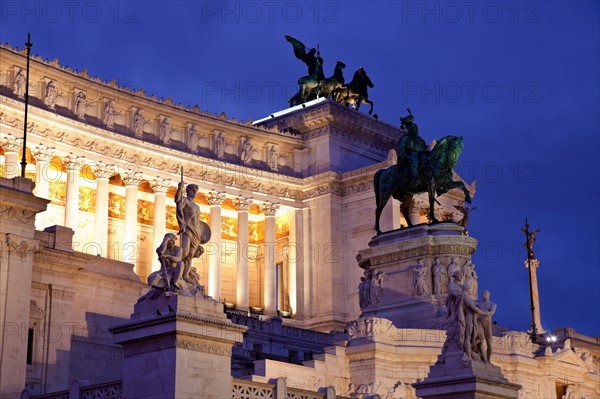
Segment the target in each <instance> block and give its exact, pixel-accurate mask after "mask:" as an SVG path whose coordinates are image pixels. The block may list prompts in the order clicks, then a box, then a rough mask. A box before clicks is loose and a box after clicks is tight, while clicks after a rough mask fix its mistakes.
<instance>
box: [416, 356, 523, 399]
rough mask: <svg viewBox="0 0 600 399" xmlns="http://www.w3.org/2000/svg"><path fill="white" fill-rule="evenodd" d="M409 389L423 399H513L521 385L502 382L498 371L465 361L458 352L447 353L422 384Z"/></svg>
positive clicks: (493, 367)
mask: <svg viewBox="0 0 600 399" xmlns="http://www.w3.org/2000/svg"><path fill="white" fill-rule="evenodd" d="M440 358H441V357H440ZM412 386H413V387H414V388H415V389H416V390H417V396H418V397H420V398H423V399H499V398H515V399H516V398H517V397H518V396H519V389H521V385H518V384H513V383H511V382H508V380H507V379H506V378H504V376H503V375H502V372H501V371H500V367H497V366H494V365H493V364H491V363H484V362H482V361H478V360H466V361H465V354H464V353H463V352H460V351H456V352H450V353H447V354H446V355H445V358H444V360H441V361H438V363H436V364H435V365H434V366H432V367H431V369H430V370H429V375H428V376H427V378H425V380H423V381H421V382H417V383H414V384H412Z"/></svg>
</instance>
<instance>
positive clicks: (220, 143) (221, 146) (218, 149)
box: [215, 132, 225, 158]
mask: <svg viewBox="0 0 600 399" xmlns="http://www.w3.org/2000/svg"><path fill="white" fill-rule="evenodd" d="M215 154H216V155H217V158H223V157H224V156H225V137H224V136H223V132H219V133H218V134H217V136H216V137H215Z"/></svg>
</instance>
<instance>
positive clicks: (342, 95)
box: [332, 67, 375, 115]
mask: <svg viewBox="0 0 600 399" xmlns="http://www.w3.org/2000/svg"><path fill="white" fill-rule="evenodd" d="M368 87H370V88H373V87H375V85H374V84H373V82H371V79H369V77H368V76H367V73H366V72H365V70H364V69H363V68H362V67H360V68H358V70H357V71H356V72H355V73H354V77H352V81H351V82H350V83H348V85H346V86H344V87H342V88H339V89H337V90H335V91H334V93H333V95H332V98H333V99H334V100H335V101H337V102H339V103H342V104H346V106H347V107H348V106H349V105H350V104H353V105H354V106H353V108H354V109H355V110H357V111H358V109H359V108H360V104H371V109H370V110H369V115H371V114H372V113H373V101H369V95H368V93H367V88H368Z"/></svg>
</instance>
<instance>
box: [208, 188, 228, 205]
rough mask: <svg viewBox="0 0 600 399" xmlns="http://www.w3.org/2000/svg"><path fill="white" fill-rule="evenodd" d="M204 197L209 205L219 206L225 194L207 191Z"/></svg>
mask: <svg viewBox="0 0 600 399" xmlns="http://www.w3.org/2000/svg"><path fill="white" fill-rule="evenodd" d="M205 196H206V200H207V201H208V203H209V205H221V204H222V203H223V201H224V200H225V193H220V192H218V191H215V190H212V191H209V192H208V193H206V195H205Z"/></svg>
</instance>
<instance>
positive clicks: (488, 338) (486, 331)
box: [477, 290, 496, 362]
mask: <svg viewBox="0 0 600 399" xmlns="http://www.w3.org/2000/svg"><path fill="white" fill-rule="evenodd" d="M481 299H482V300H481V301H479V302H477V307H478V308H479V309H481V310H483V311H484V312H487V314H486V315H479V316H478V319H479V324H480V325H481V328H482V329H483V336H484V339H485V344H486V358H487V361H488V362H490V361H491V358H492V316H493V315H494V314H495V313H496V304H495V303H494V302H490V292H489V291H488V290H484V291H483V292H482V293H481Z"/></svg>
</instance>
